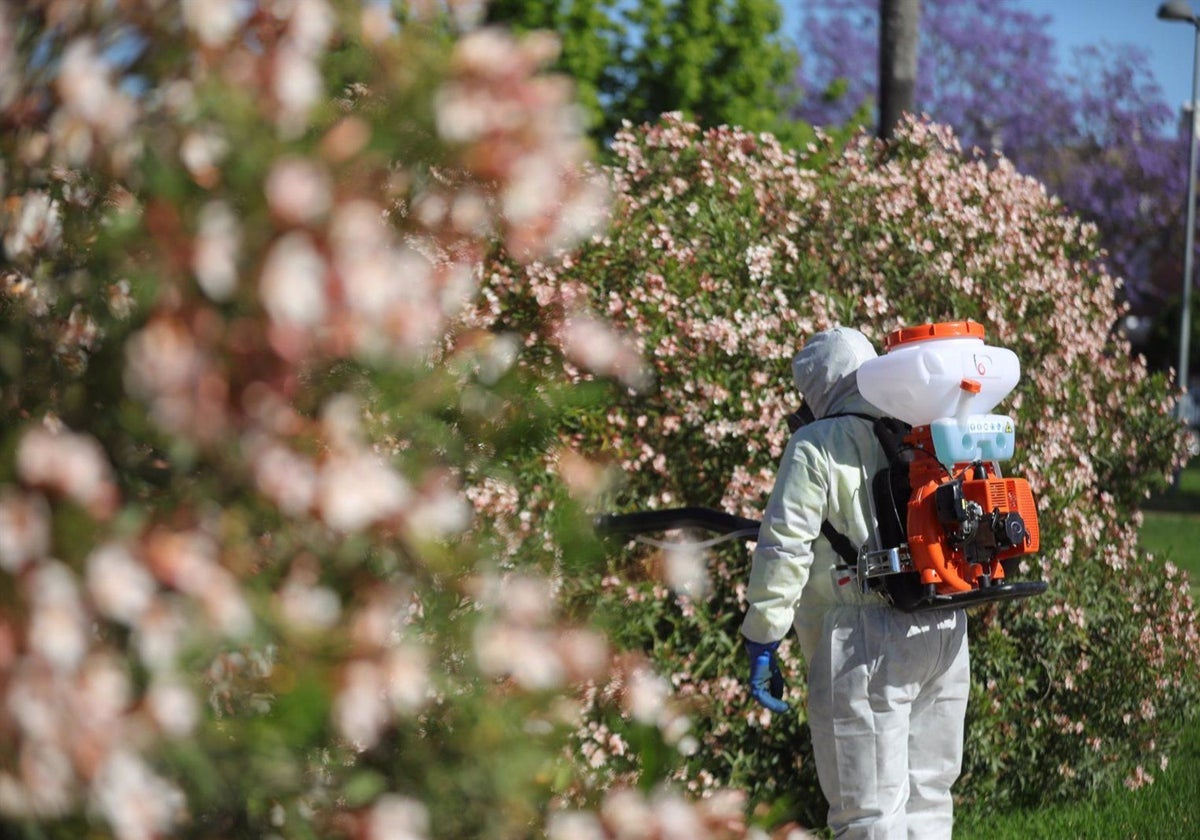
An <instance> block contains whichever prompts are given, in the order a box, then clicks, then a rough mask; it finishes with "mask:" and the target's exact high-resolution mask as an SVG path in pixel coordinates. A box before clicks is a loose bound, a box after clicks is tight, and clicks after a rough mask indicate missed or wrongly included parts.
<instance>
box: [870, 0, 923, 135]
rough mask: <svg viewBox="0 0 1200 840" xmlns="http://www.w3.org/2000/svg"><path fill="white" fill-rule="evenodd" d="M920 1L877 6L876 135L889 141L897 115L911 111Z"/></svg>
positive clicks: (886, 0) (891, 0) (886, 1)
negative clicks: (877, 76)
mask: <svg viewBox="0 0 1200 840" xmlns="http://www.w3.org/2000/svg"><path fill="white" fill-rule="evenodd" d="M920 20H921V0H880V3H879V136H880V137H881V138H883V139H885V140H890V139H891V137H892V134H893V133H894V131H895V129H896V123H898V122H899V121H900V115H901V114H903V113H904V112H906V111H912V109H913V97H914V95H915V93H914V92H915V89H916V84H917V32H918V28H919V24H920Z"/></svg>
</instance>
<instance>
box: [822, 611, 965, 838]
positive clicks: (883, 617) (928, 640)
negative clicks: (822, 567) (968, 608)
mask: <svg viewBox="0 0 1200 840" xmlns="http://www.w3.org/2000/svg"><path fill="white" fill-rule="evenodd" d="M966 628H967V619H966V615H965V614H964V613H963V612H962V611H960V610H947V611H937V612H928V613H918V614H911V615H910V614H907V613H903V612H900V611H899V610H894V609H891V608H889V607H881V606H867V607H850V606H847V607H836V608H834V609H832V610H830V612H829V613H828V614H827V615H826V617H825V623H824V628H823V630H822V637H821V644H820V645H819V647H818V648H817V650H816V651H815V652H814V654H813V657H812V661H811V663H810V665H809V698H808V713H809V725H810V728H811V729H812V737H813V752H814V754H815V757H816V764H817V776H818V778H819V779H820V782H821V789H822V791H824V793H825V797H826V799H827V800H828V801H829V826H830V828H832V829H833V831H834V836H835V837H838V838H848V839H849V838H871V840H876V839H877V838H890V839H891V840H904V839H905V838H907V839H908V840H937V838H949V837H950V835H951V831H952V829H953V825H954V802H953V799H952V798H951V794H950V787H951V785H953V783H954V781H955V779H957V778H958V774H959V771H960V770H961V767H962V742H963V719H964V717H965V715H966V708H967V694H968V691H969V688H970V663H969V657H968V653H967V630H966Z"/></svg>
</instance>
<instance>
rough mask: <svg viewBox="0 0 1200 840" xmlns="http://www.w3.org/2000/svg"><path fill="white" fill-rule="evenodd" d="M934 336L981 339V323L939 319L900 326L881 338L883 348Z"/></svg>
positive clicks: (887, 348) (890, 348)
mask: <svg viewBox="0 0 1200 840" xmlns="http://www.w3.org/2000/svg"><path fill="white" fill-rule="evenodd" d="M935 338H978V339H980V340H982V339H983V324H979V323H976V322H975V321H941V322H939V323H936V324H921V325H920V326H917V327H901V328H900V329H898V330H895V331H894V332H892V333H889V334H888V337H887V338H885V339H884V340H883V346H884V348H885V350H892V349H894V348H896V347H899V346H901V345H902V344H911V343H912V342H915V341H928V340H930V339H935Z"/></svg>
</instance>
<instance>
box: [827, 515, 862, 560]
mask: <svg viewBox="0 0 1200 840" xmlns="http://www.w3.org/2000/svg"><path fill="white" fill-rule="evenodd" d="M821 536H823V537H824V538H825V539H827V540H829V544H830V545H831V546H833V550H834V551H836V552H837V555H838V557H841V558H842V562H843V563H845V564H846V565H848V566H853V565H854V564H855V563H857V562H858V550H857V549H855V547H854V543H852V542H850V538H849V537H847V536H846V535H845V534H843V533H842V532H841V531H839V530H838V529H837V528H834V527H833V525H831V524H829V520H828V519H826V520H825V521H824V522H822V523H821Z"/></svg>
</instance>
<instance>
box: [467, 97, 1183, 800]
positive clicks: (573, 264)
mask: <svg viewBox="0 0 1200 840" xmlns="http://www.w3.org/2000/svg"><path fill="white" fill-rule="evenodd" d="M614 151H615V152H616V159H615V161H614V163H613V165H612V168H611V169H610V175H611V177H612V180H613V183H614V191H615V202H614V204H615V206H614V211H613V222H612V224H611V225H610V227H609V228H608V229H607V230H606V231H604V233H603V234H601V235H599V236H597V237H596V238H594V239H593V240H592V241H591V242H590V243H589V244H587V245H586V246H584V247H583V248H581V249H579V250H578V251H577V252H576V253H574V254H573V255H572V256H571V258H570V259H569V260H567V261H564V262H563V263H562V264H561V265H559V266H554V267H550V266H546V265H541V264H536V263H535V264H532V265H527V266H518V265H515V264H513V263H511V262H504V261H498V262H497V263H496V264H495V265H494V267H493V268H492V269H491V272H490V276H489V278H488V282H487V286H486V288H485V290H484V298H483V299H482V300H483V305H482V306H481V307H479V309H478V311H477V312H476V313H475V315H474V316H473V319H474V323H476V324H477V325H481V326H487V327H489V328H490V329H492V330H494V331H496V332H498V333H501V334H504V333H512V334H514V335H515V336H516V339H515V340H514V343H515V344H522V345H524V346H526V347H528V348H529V350H528V351H527V352H526V354H525V356H524V357H523V359H522V362H521V364H522V365H527V366H528V367H529V368H530V369H531V370H532V369H553V368H558V369H561V370H563V371H564V372H565V373H566V375H568V376H570V377H573V378H576V379H579V380H581V381H587V380H589V379H590V375H589V374H586V373H581V372H580V371H579V370H578V368H579V366H581V365H582V364H583V363H585V362H586V363H589V364H590V365H591V367H593V368H594V367H595V362H596V361H597V358H596V357H597V356H599V357H601V358H602V359H603V360H604V361H605V362H606V363H607V364H608V365H609V367H610V368H611V369H612V371H613V372H614V373H616V374H618V375H620V374H621V373H622V372H623V371H632V370H634V369H633V368H632V367H631V366H630V363H629V359H632V358H636V357H638V356H640V357H643V358H644V359H646V360H647V363H648V366H649V370H648V371H645V372H639V373H638V375H637V376H636V377H630V376H627V377H626V378H627V381H626V385H627V387H626V388H624V389H622V390H616V391H614V392H613V393H612V396H611V399H610V403H609V404H607V405H603V406H599V407H596V408H594V409H592V410H583V411H580V412H578V413H577V414H575V415H574V416H572V417H571V418H570V420H571V422H570V425H569V426H568V427H567V429H565V431H564V435H565V437H566V438H567V439H568V440H569V441H570V442H571V445H572V446H573V447H575V448H577V449H578V450H579V451H581V452H587V453H591V454H593V455H594V456H597V457H601V458H603V459H605V460H606V461H607V463H608V464H609V465H610V466H611V468H612V470H613V471H614V473H616V474H618V475H619V476H620V478H621V481H620V483H619V484H618V485H616V488H615V490H614V492H613V493H612V494H611V495H610V496H609V497H608V498H607V499H606V502H609V503H611V505H612V507H613V508H614V509H622V510H629V509H649V508H662V507H668V506H675V505H708V506H717V507H721V508H723V509H725V510H728V511H731V512H735V513H741V514H744V515H748V516H757V512H758V511H759V510H760V509H761V507H762V505H763V504H764V503H765V500H766V496H767V494H768V493H769V491H770V488H771V485H772V482H773V477H774V472H775V466H776V463H777V460H778V458H779V456H780V454H781V453H782V450H783V446H784V443H785V441H786V435H787V432H786V426H785V423H784V417H785V415H786V414H788V413H789V412H790V411H791V410H793V409H794V408H795V406H796V404H797V402H798V400H799V395H797V394H795V393H793V391H792V386H791V376H790V367H789V360H790V358H791V356H792V355H793V353H794V352H795V351H796V349H797V348H799V347H800V346H801V345H802V344H803V342H804V341H805V339H806V338H807V337H808V336H810V335H812V334H813V333H814V332H816V331H818V330H821V329H824V328H827V327H829V326H832V325H835V324H844V325H850V326H855V327H858V328H860V329H862V330H863V331H864V332H865V333H866V334H867V335H868V336H871V337H873V338H874V339H875V341H876V344H877V345H881V344H882V339H883V337H884V336H885V335H886V334H887V333H888V332H889V331H890V330H892V329H895V328H896V327H898V326H902V325H912V324H918V323H924V322H928V321H942V320H963V319H968V318H970V319H973V320H976V321H978V322H980V323H982V324H983V325H984V327H985V328H986V331H987V340H988V341H989V343H994V344H998V345H1001V346H1005V347H1009V348H1011V349H1013V350H1014V351H1015V352H1016V353H1017V355H1018V356H1019V357H1020V360H1021V363H1022V369H1023V378H1022V381H1021V384H1020V386H1019V387H1018V389H1017V391H1016V392H1015V394H1014V395H1013V396H1012V397H1010V398H1009V399H1008V400H1007V401H1006V402H1005V403H1004V404H1002V406H1001V409H1003V410H1006V411H1010V412H1012V413H1014V414H1015V416H1016V417H1017V418H1018V422H1019V426H1018V447H1017V457H1016V459H1015V460H1014V461H1013V462H1012V463H1011V464H1009V465H1007V470H1008V472H1010V473H1011V474H1014V475H1023V476H1026V477H1028V479H1029V480H1030V482H1031V483H1032V485H1033V488H1034V492H1035V494H1036V495H1037V498H1038V501H1039V511H1040V516H1041V535H1042V552H1041V554H1040V555H1039V556H1037V557H1036V558H1034V559H1032V560H1031V561H1029V562H1028V563H1026V564H1025V566H1026V568H1025V574H1026V575H1027V576H1029V577H1033V578H1044V579H1045V580H1047V581H1049V583H1050V590H1049V592H1048V593H1047V594H1046V595H1044V596H1041V597H1039V598H1036V599H1031V600H1029V601H1026V602H1022V603H1020V604H1014V605H1005V606H999V607H992V608H980V609H977V610H975V611H973V621H972V633H973V643H972V645H973V649H972V658H973V666H974V667H973V688H972V702H971V705H970V712H969V715H970V720H969V737H968V743H967V756H966V766H965V768H964V775H963V777H962V780H961V781H960V783H959V786H958V787H957V789H956V790H957V793H958V794H959V795H960V796H961V798H963V799H965V800H967V801H970V802H975V803H981V804H986V806H988V807H1000V806H1007V805H1010V804H1015V803H1023V804H1028V803H1037V802H1042V801H1047V800H1050V799H1054V798H1062V797H1068V796H1074V795H1078V794H1081V793H1085V792H1087V791H1090V790H1092V789H1095V788H1097V787H1100V786H1104V785H1112V784H1119V783H1122V782H1123V783H1124V784H1126V785H1128V786H1130V787H1138V786H1140V785H1142V784H1145V783H1146V782H1148V781H1150V780H1151V779H1152V777H1153V775H1154V774H1155V773H1156V772H1158V771H1159V769H1160V768H1161V767H1165V766H1166V763H1167V761H1168V755H1169V751H1170V748H1171V744H1172V742H1173V740H1174V738H1175V737H1176V735H1177V733H1178V731H1179V726H1180V723H1181V722H1182V721H1183V720H1184V719H1185V718H1186V717H1187V716H1188V715H1190V714H1193V713H1194V711H1195V708H1196V706H1195V702H1196V692H1197V688H1196V686H1197V683H1196V677H1197V662H1198V661H1200V639H1198V638H1197V625H1196V616H1195V610H1194V605H1193V604H1192V602H1191V599H1190V597H1189V595H1188V585H1187V582H1186V580H1185V579H1184V575H1183V574H1182V573H1180V572H1179V571H1177V570H1176V569H1175V568H1174V567H1173V566H1171V565H1170V564H1165V565H1164V564H1163V563H1162V562H1159V561H1155V560H1154V559H1152V558H1150V557H1147V556H1146V555H1145V553H1144V552H1143V551H1141V550H1140V549H1139V548H1138V544H1137V533H1138V525H1139V523H1140V513H1139V505H1140V504H1141V503H1142V501H1143V500H1144V498H1145V496H1146V495H1147V494H1148V493H1149V492H1150V491H1151V490H1152V489H1155V488H1161V487H1162V486H1163V483H1164V480H1165V476H1166V475H1168V474H1169V473H1170V472H1171V470H1173V469H1174V468H1175V467H1176V466H1178V464H1179V463H1180V461H1181V459H1182V457H1183V448H1182V447H1183V444H1182V440H1183V438H1182V434H1181V428H1180V427H1179V425H1178V424H1177V423H1176V422H1175V421H1174V420H1173V419H1172V418H1171V415H1170V408H1169V407H1170V403H1171V399H1172V394H1171V391H1170V388H1169V383H1168V382H1167V381H1166V380H1165V379H1164V378H1163V377H1161V376H1156V375H1151V374H1149V373H1148V372H1147V370H1146V367H1145V365H1144V364H1143V363H1142V361H1140V360H1138V359H1134V358H1131V356H1130V353H1129V352H1128V347H1127V346H1124V345H1123V344H1122V343H1121V342H1120V341H1119V340H1118V339H1117V338H1116V336H1115V335H1114V333H1113V329H1112V327H1113V325H1114V323H1115V322H1116V321H1117V319H1118V316H1119V309H1118V304H1117V303H1116V300H1117V298H1116V290H1117V286H1118V281H1117V280H1115V279H1114V278H1112V277H1111V276H1109V275H1108V274H1107V273H1106V272H1105V270H1104V269H1103V267H1102V264H1101V263H1100V261H1099V259H1098V258H1099V256H1100V254H1099V251H1098V246H1097V244H1096V237H1095V232H1094V230H1093V229H1092V228H1090V227H1089V226H1087V225H1083V224H1081V223H1080V222H1079V221H1078V220H1077V219H1076V218H1073V217H1072V216H1070V215H1069V214H1067V213H1066V212H1065V211H1064V210H1063V208H1062V206H1061V205H1060V204H1058V203H1057V202H1056V201H1055V200H1053V199H1051V198H1050V197H1048V196H1047V194H1046V192H1045V190H1044V189H1043V188H1042V186H1041V185H1040V184H1038V183H1037V182H1036V181H1033V180H1032V179H1029V178H1026V177H1023V176H1021V175H1019V174H1018V173H1017V172H1015V171H1014V170H1013V168H1012V167H1011V165H1009V164H1008V162H1007V161H1005V160H1003V159H1001V158H996V159H991V160H987V159H977V158H974V157H972V156H971V155H965V154H963V153H962V152H961V151H960V149H959V148H958V147H957V144H956V141H955V140H954V138H953V137H952V136H951V135H950V133H949V132H948V131H947V130H945V129H943V128H941V127H938V126H932V125H927V124H922V123H915V122H914V123H910V124H908V125H907V126H906V127H904V129H903V130H902V131H901V133H900V136H899V138H898V140H897V142H896V143H895V144H894V145H893V146H891V147H887V148H884V147H880V146H878V145H876V144H875V142H874V141H871V140H869V139H866V138H863V139H861V140H859V141H858V142H856V143H853V144H851V145H850V146H849V147H848V148H846V149H844V150H840V149H838V148H835V147H834V145H833V144H832V143H828V142H825V143H817V144H813V145H811V146H810V147H809V148H808V150H807V151H806V152H805V153H803V154H802V155H800V156H796V155H793V154H791V153H789V152H786V151H784V150H783V149H781V148H780V146H779V145H778V144H777V143H776V142H774V141H773V140H772V139H771V138H770V137H767V136H763V135H753V134H750V133H746V132H742V131H738V130H733V129H726V128H722V129H715V130H711V131H703V132H702V131H701V130H700V129H699V128H698V127H697V126H695V125H693V124H690V123H687V122H684V121H682V120H680V119H678V118H676V117H672V116H668V117H666V118H664V120H663V121H662V122H661V123H660V124H657V125H654V126H649V127H645V128H637V129H628V130H626V131H625V132H624V133H622V134H621V135H619V136H618V138H617V141H616V144H615V146H614ZM547 314H553V319H552V320H554V322H555V323H556V324H557V323H558V319H562V323H563V324H564V325H565V326H564V327H563V328H560V329H557V330H556V331H554V332H546V331H544V329H542V328H540V327H539V326H537V324H538V323H539V320H541V321H542V322H544V317H545V316H546V315H547ZM601 319H608V320H611V322H612V323H613V324H614V325H615V326H616V327H618V328H619V329H620V330H621V331H622V332H623V334H624V336H625V338H624V343H621V342H618V341H610V342H609V343H608V345H607V346H606V349H605V351H604V352H603V353H597V352H596V351H595V346H596V345H595V344H594V343H587V342H583V341H581V340H580V339H579V335H581V334H586V333H587V331H588V330H589V329H590V328H591V325H594V324H595V323H598V322H599V321H600V320H601ZM525 490H526V492H528V493H529V496H528V501H527V502H526V505H527V506H531V507H532V508H533V509H534V510H535V511H536V510H537V509H538V507H539V502H538V493H537V491H536V488H531V487H526V488H525ZM538 518H539V515H538V514H537V513H536V512H535V514H534V519H538ZM618 548H619V547H617V546H614V547H613V552H612V559H611V562H610V564H609V566H608V568H607V569H605V570H598V571H596V572H594V573H592V574H590V575H584V576H582V577H569V578H568V579H567V580H566V581H565V586H566V588H567V589H568V591H569V593H570V594H571V597H572V598H574V599H575V600H577V601H578V602H579V603H581V604H587V605H589V606H590V607H591V608H592V609H593V610H594V612H595V614H596V615H597V616H598V619H599V620H600V621H601V622H604V626H606V627H607V628H608V630H609V632H610V633H611V636H612V638H613V639H614V640H615V641H616V642H617V643H618V644H619V645H620V646H621V647H623V648H626V649H631V650H650V651H652V654H653V658H654V661H655V663H656V664H657V666H658V668H659V670H660V671H661V672H662V673H663V674H664V677H665V678H666V679H667V680H668V681H669V684H670V686H671V690H672V693H673V694H674V695H675V696H676V697H677V698H679V699H680V700H682V701H685V703H686V704H687V707H688V708H690V709H691V710H693V711H694V714H693V715H692V720H693V723H694V729H693V731H692V732H690V733H689V734H688V739H689V749H687V750H685V751H684V752H685V753H686V754H687V755H688V756H689V757H688V758H687V760H686V761H683V762H679V763H677V765H676V766H675V767H674V768H671V769H669V770H667V771H664V770H661V769H659V768H650V769H651V770H653V771H655V772H663V773H666V774H667V775H673V776H675V777H676V778H677V779H678V780H680V781H681V782H682V783H685V784H686V785H687V786H688V787H689V788H691V789H692V790H697V791H700V790H705V789H708V788H710V787H714V786H723V785H730V784H732V785H734V786H738V787H744V788H746V789H748V790H750V791H752V793H753V798H754V799H755V800H757V801H760V802H762V803H767V804H771V805H773V806H775V808H776V811H775V813H776V814H777V815H778V814H785V813H791V814H799V815H801V816H803V817H804V818H805V819H806V820H808V821H809V822H810V824H811V823H812V822H814V821H822V820H823V817H824V804H823V802H822V801H821V798H820V794H819V793H818V792H817V789H816V781H815V773H814V771H813V768H812V765H811V762H810V761H809V760H808V754H807V752H805V750H806V749H807V747H806V741H807V738H806V736H805V733H804V731H803V730H804V720H803V713H801V714H800V715H798V716H796V717H795V718H789V719H786V720H779V719H776V720H770V716H769V714H768V713H766V712H765V711H763V710H761V709H759V708H757V707H756V706H753V705H752V704H750V703H749V702H747V700H746V698H745V695H744V692H743V689H742V687H741V686H740V685H739V684H738V680H739V678H740V677H741V675H742V672H743V670H744V664H743V659H742V656H741V653H740V644H739V640H738V636H737V630H738V626H739V624H740V621H741V617H742V613H743V610H744V607H745V603H744V597H743V591H744V581H745V579H746V575H747V566H748V553H747V552H746V551H745V550H742V549H729V550H722V549H717V550H714V551H711V552H709V553H708V554H707V555H704V554H696V553H694V552H693V553H689V552H687V551H685V550H681V549H667V550H661V549H657V548H656V549H650V550H647V549H646V548H645V547H644V546H641V547H637V546H635V547H634V548H636V549H638V550H632V551H623V550H618ZM1029 566H1032V568H1029ZM794 656H795V657H796V658H797V659H798V652H797V653H796V654H794ZM794 665H795V666H796V667H794V669H793V674H792V679H791V692H792V695H793V700H796V701H802V700H803V697H804V690H805V689H804V679H803V672H802V671H801V669H800V668H799V667H798V666H799V662H798V661H794ZM801 708H802V705H801ZM592 715H593V721H592V724H591V725H590V727H588V728H586V729H585V730H584V732H583V733H582V737H581V749H582V751H583V753H584V754H585V755H586V756H588V757H589V758H590V759H591V763H592V764H593V765H594V766H596V767H597V768H598V771H597V772H600V773H606V774H607V778H608V779H609V780H610V781H613V782H616V781H621V780H625V779H630V778H638V777H641V776H644V774H645V773H646V772H647V768H646V767H645V765H644V764H642V763H640V762H642V761H644V756H643V755H641V754H640V753H639V752H638V751H636V750H630V749H629V748H628V743H627V740H628V737H636V733H632V734H631V733H630V732H628V731H627V730H624V729H621V730H620V731H614V728H619V727H620V726H622V725H623V723H622V721H621V719H620V718H619V717H614V716H613V714H612V713H611V710H609V709H608V708H607V707H606V705H605V703H604V702H603V696H602V693H601V696H600V697H598V698H597V699H596V702H595V703H594V707H593V712H592Z"/></svg>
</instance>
